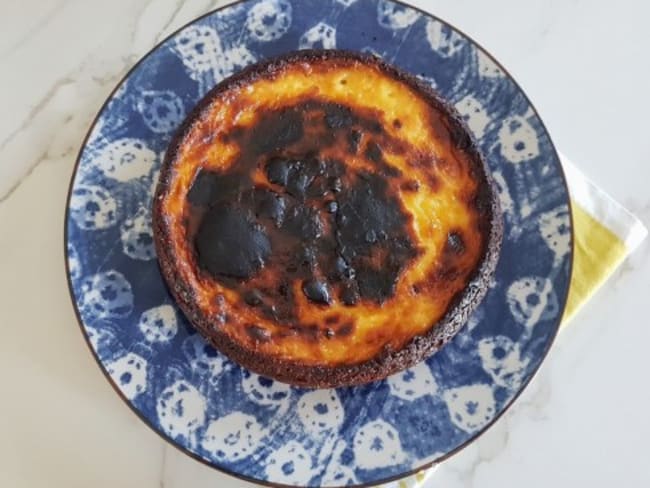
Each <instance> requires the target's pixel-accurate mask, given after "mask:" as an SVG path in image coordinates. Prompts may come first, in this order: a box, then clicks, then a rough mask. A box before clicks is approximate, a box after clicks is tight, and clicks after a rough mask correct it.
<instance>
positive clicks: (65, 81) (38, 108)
mask: <svg viewBox="0 0 650 488" xmlns="http://www.w3.org/2000/svg"><path fill="white" fill-rule="evenodd" d="M71 83H74V80H73V79H71V78H69V77H67V76H66V77H64V78H61V79H60V80H58V81H57V82H56V83H54V85H52V88H50V89H49V90H48V91H47V93H46V94H45V96H44V97H43V98H42V99H41V100H40V101H39V102H38V103H37V104H36V105H35V106H34V107H33V108H32V109H31V110H30V111H29V113H28V114H27V118H26V119H25V120H24V121H23V123H22V124H20V125H19V126H18V128H16V129H15V130H14V131H12V132H11V133H10V134H9V135H8V136H7V137H5V138H4V139H3V140H2V142H0V153H1V152H2V150H3V149H4V148H5V147H6V146H7V145H8V144H9V143H10V142H11V140H12V139H13V138H14V137H16V136H17V135H18V134H20V133H21V132H22V131H24V130H25V129H26V128H27V127H28V126H29V125H30V124H31V123H32V121H33V120H34V118H35V117H36V116H38V114H40V113H41V112H42V111H43V110H44V109H45V107H47V104H48V103H49V102H50V100H52V98H53V97H54V96H55V95H56V93H57V92H58V91H59V90H60V89H61V88H62V87H64V86H66V85H69V84H71ZM46 157H47V149H46V150H45V151H43V153H42V154H41V155H40V156H39V157H38V158H36V160H35V161H34V162H33V163H31V164H30V165H29V166H28V168H27V170H26V171H25V172H24V173H23V176H22V177H21V178H20V179H19V180H18V181H17V182H16V183H14V184H13V185H12V186H11V187H10V188H9V190H7V191H6V192H5V193H4V194H3V195H0V203H2V202H4V201H5V200H7V198H9V197H10V196H11V195H12V194H13V192H14V191H16V189H17V188H18V187H19V186H20V185H21V184H22V182H23V181H24V180H25V178H26V177H28V176H29V175H30V174H31V173H32V172H33V171H34V169H35V168H36V167H37V166H38V165H39V164H40V163H42V162H43V161H44V160H45V159H46Z"/></svg>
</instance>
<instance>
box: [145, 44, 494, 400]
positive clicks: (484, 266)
mask: <svg viewBox="0 0 650 488" xmlns="http://www.w3.org/2000/svg"><path fill="white" fill-rule="evenodd" d="M328 59H343V60H345V59H347V60H356V61H361V62H363V63H365V64H368V65H375V66H377V67H379V68H380V69H381V70H382V71H383V72H384V73H386V74H387V75H388V76H390V77H392V78H394V79H398V80H400V81H401V82H403V83H405V84H406V85H408V86H411V87H413V88H415V89H416V90H418V92H419V93H421V94H422V96H423V97H424V98H425V99H426V100H427V102H428V103H429V104H431V106H433V107H435V109H436V110H437V111H439V112H440V113H443V114H445V115H446V117H447V121H448V123H449V127H448V128H449V130H450V133H451V137H452V139H453V143H454V145H455V146H456V147H459V148H461V149H463V150H464V151H465V152H466V153H467V155H468V156H469V157H470V158H471V160H472V161H473V162H474V163H475V167H474V169H475V170H476V175H475V176H476V177H477V181H478V182H479V196H478V199H479V202H477V203H478V205H477V207H478V208H479V210H480V211H481V213H482V214H481V218H480V225H481V226H482V229H481V230H482V232H484V233H487V234H489V237H488V239H487V242H486V245H485V248H484V250H483V252H482V259H481V261H480V262H479V264H478V266H477V268H476V270H475V272H474V274H473V275H472V277H471V278H470V280H469V281H468V284H467V285H466V287H465V288H464V289H463V290H462V291H461V292H459V293H458V294H457V295H456V296H455V297H454V300H453V301H452V303H451V304H450V306H449V308H448V310H447V312H446V313H445V315H444V317H443V318H442V319H441V320H439V321H438V322H437V323H435V324H432V326H431V328H430V329H429V331H428V332H427V333H426V334H424V335H420V336H415V337H414V338H412V339H411V340H410V341H409V342H408V343H407V344H406V345H405V346H404V347H403V348H401V349H399V350H396V351H393V350H390V349H384V351H383V352H382V353H381V354H379V355H377V356H375V357H374V358H372V359H370V360H368V361H365V362H363V363H359V364H354V365H337V366H332V367H324V366H314V365H307V364H303V363H301V362H299V361H288V360H285V359H279V358H276V357H272V356H268V355H264V354H261V353H260V352H258V351H253V350H251V349H248V348H245V347H243V346H242V345H241V344H239V343H238V342H237V341H235V340H233V339H232V338H230V336H228V335H227V334H226V333H224V332H222V331H221V330H219V329H216V328H214V327H213V326H212V324H211V323H210V320H209V318H208V317H206V315H205V314H203V313H202V311H201V309H200V307H199V306H198V305H197V303H196V300H195V297H194V296H193V292H192V290H191V289H190V287H189V286H188V285H187V283H185V282H184V281H183V279H182V278H181V277H180V276H178V275H177V273H176V269H175V267H174V264H173V263H174V259H173V252H174V247H173V246H172V244H171V237H170V234H169V232H170V229H169V228H168V226H167V224H166V220H165V215H164V213H163V209H162V199H163V197H164V195H165V194H166V192H167V191H168V189H169V185H170V182H171V175H172V168H173V163H174V161H175V159H176V156H177V153H178V149H179V147H180V144H181V142H182V141H183V139H184V137H185V135H186V134H187V132H188V131H189V129H190V128H191V127H192V125H193V123H194V122H195V121H196V120H197V118H199V117H200V114H201V113H202V112H203V111H204V110H205V109H206V108H208V107H209V106H210V105H211V104H212V102H213V101H214V99H215V98H217V97H218V96H219V95H220V94H221V93H222V92H224V91H225V90H227V89H229V88H231V87H233V86H241V85H244V84H247V83H250V82H252V81H255V80H256V79H259V78H266V77H268V76H269V75H271V74H273V73H274V72H276V71H277V70H278V69H279V68H281V67H282V66H284V65H286V64H292V63H295V62H299V61H311V62H319V61H325V60H328ZM152 217H153V234H154V241H155V247H156V253H157V256H158V262H159V265H160V269H161V272H162V275H163V277H164V279H165V281H166V283H167V286H168V288H169V291H170V292H171V294H172V296H173V297H174V299H175V300H176V303H177V304H178V306H179V307H180V308H181V310H182V311H183V313H184V314H185V315H186V317H187V318H188V320H189V321H190V323H191V324H192V325H193V326H194V327H196V328H197V329H198V331H199V332H201V334H202V335H203V337H205V338H206V339H207V340H208V341H209V342H210V343H211V344H212V345H213V346H214V347H215V348H216V349H217V350H219V351H221V352H223V353H224V354H226V355H227V356H228V357H229V358H230V359H232V360H233V361H235V362H237V363H239V364H241V365H242V366H244V367H246V368H247V369H250V370H251V371H254V372H255V373H258V374H260V375H263V376H268V377H270V378H274V379H277V380H279V381H282V382H286V383H290V384H293V385H297V386H303V387H312V388H334V387H340V386H351V385H358V384H363V383H368V382H371V381H375V380H380V379H383V378H385V377H387V376H389V375H391V374H394V373H396V372H398V371H402V370H404V369H406V368H409V367H411V366H413V365H415V364H417V363H418V362H420V361H422V360H423V359H425V358H426V357H428V356H430V355H431V354H433V353H434V352H436V351H437V350H439V349H440V348H441V347H442V346H444V345H445V344H446V343H447V342H449V341H450V340H451V339H452V338H453V337H454V335H455V334H456V333H457V332H458V331H459V330H460V329H461V328H462V326H463V325H464V324H465V322H466V321H467V319H468V318H469V316H470V314H471V313H472V312H473V311H474V309H475V308H476V307H477V305H478V304H479V303H480V302H481V300H482V299H483V297H484V296H485V294H486V293H487V290H488V287H489V284H490V280H491V278H492V275H493V273H494V270H495V268H496V265H497V261H498V258H499V252H500V249H501V240H502V235H503V219H502V214H501V208H500V205H499V200H498V194H497V190H496V187H495V183H494V181H493V180H492V177H491V175H490V171H489V168H488V167H487V164H486V162H485V160H484V158H483V157H482V155H481V153H480V152H479V150H478V148H477V145H476V141H475V140H474V138H473V137H472V135H471V133H470V131H469V129H468V128H467V127H466V125H465V123H464V121H463V120H462V118H461V117H460V115H459V114H458V113H457V112H456V110H455V109H454V108H453V107H452V106H451V105H449V104H448V103H447V102H445V101H444V100H443V99H442V98H441V97H440V96H439V95H438V94H437V93H436V92H434V91H433V90H432V89H431V88H430V87H429V86H428V85H426V84H424V83H423V82H421V81H420V80H418V79H417V78H415V77H414V76H411V75H409V74H407V73H404V72H403V71H400V70H398V69H396V68H395V67H393V66H391V65H389V64H386V63H385V62H383V61H382V60H381V59H379V58H377V57H374V56H371V55H366V54H362V53H358V52H352V51H343V50H303V51H296V52H292V53H287V54H285V55H282V56H280V57H277V58H273V59H270V60H266V61H263V62H261V63H258V64H255V65H252V66H249V67H247V68H245V69H244V70H242V71H240V72H238V73H236V74H235V75H233V76H231V77H229V78H227V79H225V80H223V81H222V82H221V83H219V84H218V85H216V86H215V87H214V88H213V89H212V90H210V92H208V94H207V95H206V96H205V97H204V98H203V99H202V100H201V101H200V102H199V103H198V104H197V106H196V107H195V108H194V110H193V111H192V112H191V113H190V114H189V115H188V116H187V118H186V119H185V121H184V122H183V124H182V125H181V126H180V127H179V129H178V130H177V132H176V134H175V135H174V137H173V138H172V140H171V143H170V145H169V147H168V150H167V153H166V155H165V159H164V161H163V164H162V168H161V170H160V177H159V180H158V186H157V188H156V192H155V196H154V201H153V215H152Z"/></svg>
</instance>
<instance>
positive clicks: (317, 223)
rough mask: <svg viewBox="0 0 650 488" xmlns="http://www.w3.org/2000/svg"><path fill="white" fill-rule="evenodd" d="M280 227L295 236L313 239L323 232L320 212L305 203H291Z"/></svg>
mask: <svg viewBox="0 0 650 488" xmlns="http://www.w3.org/2000/svg"><path fill="white" fill-rule="evenodd" d="M282 229H283V230H285V231H286V232H288V233H289V234H292V235H294V236H295V237H297V238H302V239H306V240H313V239H316V238H318V237H320V236H321V235H322V233H323V224H322V222H321V219H320V213H319V212H318V210H316V209H315V208H311V207H308V206H305V205H292V206H291V207H290V208H289V209H288V210H287V213H286V217H285V221H284V225H283V226H282Z"/></svg>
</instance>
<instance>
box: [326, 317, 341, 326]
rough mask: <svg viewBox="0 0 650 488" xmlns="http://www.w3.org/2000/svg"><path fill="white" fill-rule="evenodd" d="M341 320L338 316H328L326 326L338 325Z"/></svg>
mask: <svg viewBox="0 0 650 488" xmlns="http://www.w3.org/2000/svg"><path fill="white" fill-rule="evenodd" d="M339 320H341V317H339V316H338V315H328V316H327V317H325V324H326V325H334V324H338V323H339Z"/></svg>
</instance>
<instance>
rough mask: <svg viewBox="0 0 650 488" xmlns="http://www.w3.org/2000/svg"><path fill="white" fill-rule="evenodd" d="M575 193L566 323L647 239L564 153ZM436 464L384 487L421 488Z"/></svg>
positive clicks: (628, 215) (634, 220) (634, 221)
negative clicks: (571, 267)
mask: <svg viewBox="0 0 650 488" xmlns="http://www.w3.org/2000/svg"><path fill="white" fill-rule="evenodd" d="M560 159H561V160H562V166H563V168H564V172H565V175H566V178H567V182H568V184H569V191H570V193H571V207H572V212H573V226H574V236H575V246H574V256H573V274H572V276H571V288H570V289H569V298H568V301H567V304H566V308H565V310H564V317H563V318H562V326H564V325H566V323H567V322H569V321H570V320H571V319H572V318H573V317H574V316H575V314H576V312H578V310H580V307H582V305H584V304H585V303H586V302H587V300H589V298H590V297H591V296H592V295H593V294H594V292H595V291H596V290H597V289H598V288H600V286H601V285H602V284H603V283H604V282H605V281H606V280H607V278H609V276H610V275H611V274H612V273H613V272H614V270H615V269H616V268H618V266H620V264H621V263H622V262H623V260H625V258H626V257H627V256H628V255H629V254H630V253H631V252H632V251H634V249H636V247H637V246H638V245H639V244H640V243H641V242H642V241H643V239H645V237H646V235H647V234H648V231H647V229H646V228H645V227H644V226H643V224H642V223H641V221H640V220H639V219H637V218H636V217H635V216H634V215H632V214H631V213H630V212H629V211H628V210H627V209H625V208H624V207H623V206H621V204H620V203H618V202H617V201H615V200H614V199H613V198H612V197H610V196H609V195H608V194H607V193H605V192H604V191H603V190H602V189H600V188H599V187H597V186H596V185H595V184H594V183H592V182H591V181H590V180H589V179H587V178H586V177H585V175H584V174H582V173H581V172H580V170H578V169H577V168H576V167H575V166H574V165H573V163H571V161H569V160H568V159H567V158H566V157H564V156H562V155H561V156H560ZM435 469H436V467H435V466H434V467H432V468H429V469H426V470H423V471H421V472H419V473H417V474H415V475H413V476H410V477H408V478H405V479H403V480H400V481H396V482H393V483H389V484H387V485H384V488H419V487H423V486H424V485H425V484H426V480H427V479H428V478H429V477H430V476H431V475H432V474H433V472H434V471H435Z"/></svg>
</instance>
